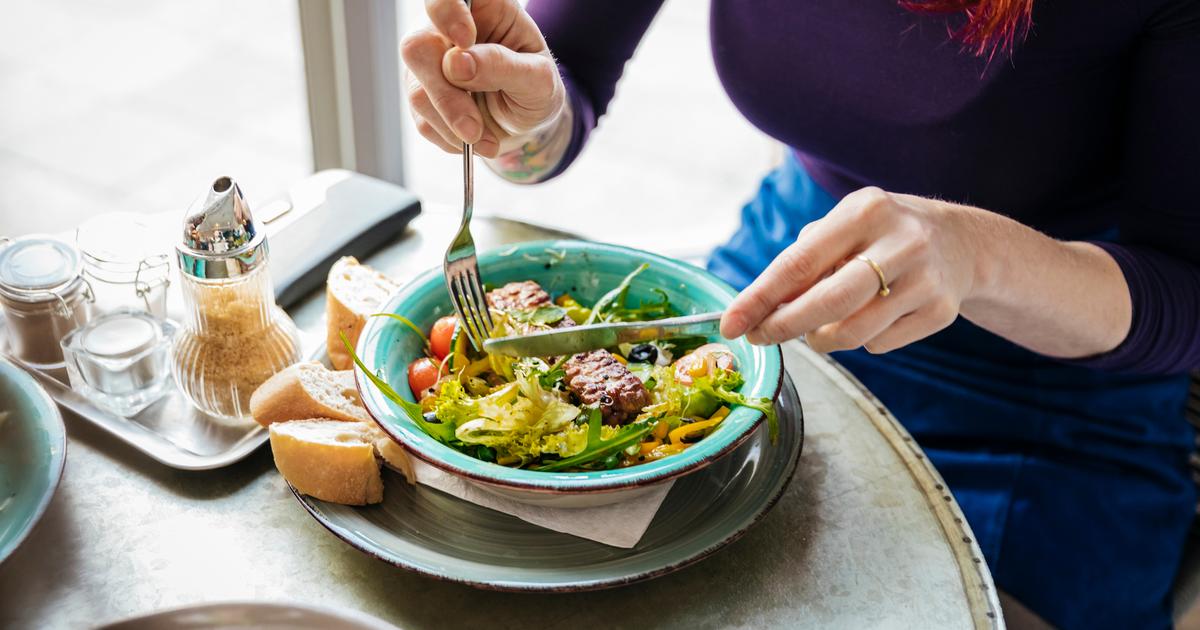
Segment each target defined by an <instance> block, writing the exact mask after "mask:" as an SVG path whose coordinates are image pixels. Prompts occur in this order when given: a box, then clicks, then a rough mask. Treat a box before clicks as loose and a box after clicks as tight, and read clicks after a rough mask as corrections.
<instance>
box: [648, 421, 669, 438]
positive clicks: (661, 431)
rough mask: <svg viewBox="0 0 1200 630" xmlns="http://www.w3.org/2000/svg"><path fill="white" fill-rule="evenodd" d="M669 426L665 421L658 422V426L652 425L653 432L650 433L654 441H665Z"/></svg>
mask: <svg viewBox="0 0 1200 630" xmlns="http://www.w3.org/2000/svg"><path fill="white" fill-rule="evenodd" d="M670 431H671V425H670V423H668V422H667V421H666V420H659V421H658V424H656V425H654V430H653V431H651V432H650V434H651V435H653V436H654V439H656V440H658V441H659V442H662V441H663V440H665V439H667V433H670Z"/></svg>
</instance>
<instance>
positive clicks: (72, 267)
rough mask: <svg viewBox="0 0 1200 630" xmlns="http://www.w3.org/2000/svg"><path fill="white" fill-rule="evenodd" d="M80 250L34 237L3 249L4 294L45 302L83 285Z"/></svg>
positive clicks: (0, 281) (0, 284)
mask: <svg viewBox="0 0 1200 630" xmlns="http://www.w3.org/2000/svg"><path fill="white" fill-rule="evenodd" d="M82 265H83V263H82V260H81V259H80V256H79V250H77V249H75V248H74V247H73V246H71V244H70V243H67V242H66V241H62V240H59V239H57V238H54V237H51V236H44V235H40V234H32V235H29V236H24V237H21V238H18V239H15V240H13V241H11V243H10V244H8V245H5V246H3V247H2V248H0V294H3V295H6V296H8V297H10V298H14V299H18V300H22V301H30V302H32V301H44V300H46V299H47V296H52V295H55V294H60V293H62V292H63V291H64V290H65V289H67V288H68V287H70V286H71V285H72V284H73V283H75V282H77V281H79V278H80V272H81V271H82Z"/></svg>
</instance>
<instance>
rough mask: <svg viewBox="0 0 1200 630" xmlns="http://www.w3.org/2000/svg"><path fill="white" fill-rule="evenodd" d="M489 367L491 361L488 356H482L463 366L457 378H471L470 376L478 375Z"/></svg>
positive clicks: (490, 366)
mask: <svg viewBox="0 0 1200 630" xmlns="http://www.w3.org/2000/svg"><path fill="white" fill-rule="evenodd" d="M490 369H492V362H491V360H490V359H489V358H488V357H484V358H482V359H480V360H478V361H475V362H473V363H471V364H470V365H468V366H467V367H465V368H463V371H462V374H460V375H459V378H460V379H467V378H471V377H472V376H479V375H480V374H483V373H484V372H486V371H488V370H490Z"/></svg>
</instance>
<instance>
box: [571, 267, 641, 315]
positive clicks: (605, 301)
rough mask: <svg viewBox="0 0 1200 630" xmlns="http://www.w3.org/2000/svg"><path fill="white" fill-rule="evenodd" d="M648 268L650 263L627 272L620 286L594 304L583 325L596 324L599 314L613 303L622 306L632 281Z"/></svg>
mask: <svg viewBox="0 0 1200 630" xmlns="http://www.w3.org/2000/svg"><path fill="white" fill-rule="evenodd" d="M649 268H650V263H642V264H640V265H638V266H637V268H636V269H634V270H633V271H631V272H629V275H627V276H625V279H624V280H621V284H618V285H617V286H616V287H614V288H613V290H611V291H609V292H608V293H605V294H604V295H603V296H602V297H601V298H600V299H599V300H597V301H596V304H595V305H594V306H592V312H591V314H590V315H588V318H587V321H585V322H583V323H584V324H594V323H596V320H597V319H600V316H601V314H602V313H603V312H604V311H605V310H606V309H608V308H610V307H611V306H612V305H613V303H614V302H618V301H619V302H618V303H619V304H624V303H625V296H626V295H628V294H629V287H630V285H632V284H633V279H634V278H636V277H637V276H638V274H640V273H642V272H643V271H645V270H647V269H649Z"/></svg>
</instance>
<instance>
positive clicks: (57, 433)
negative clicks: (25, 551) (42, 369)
mask: <svg viewBox="0 0 1200 630" xmlns="http://www.w3.org/2000/svg"><path fill="white" fill-rule="evenodd" d="M0 371H4V372H10V373H14V374H16V376H15V379H14V380H17V381H20V380H24V381H25V383H24V385H25V387H24V389H26V390H27V391H29V392H30V393H31V394H32V395H33V396H35V397H36V398H38V399H40V402H41V404H42V405H43V406H45V408H46V409H48V410H49V413H46V414H42V417H41V418H38V419H37V420H35V422H36V423H37V424H39V425H42V426H44V427H45V428H46V429H47V431H48V433H49V434H50V435H49V438H50V440H49V441H50V444H51V449H50V484H49V485H48V486H47V489H46V491H45V492H44V493H42V496H41V497H40V498H39V499H38V503H37V507H36V508H35V509H34V511H33V517H32V518H30V519H29V521H28V522H27V523H26V524H25V526H24V527H22V528H21V530H20V531H19V532H18V533H17V535H16V536H14V537H13V538H12V539H11V540H10V542H9V543H8V544H6V545H4V546H0V565H3V564H4V562H5V561H6V560H8V559H9V558H11V557H12V556H13V555H14V554H15V553H16V551H17V549H20V548H21V545H22V544H24V543H25V541H26V540H27V539H28V538H29V536H30V535H31V534H32V533H33V530H34V529H36V528H37V526H38V524H39V523H41V521H42V517H43V516H45V515H46V511H47V510H49V509H50V502H51V501H53V500H54V496H55V495H57V494H58V488H59V486H60V485H62V477H63V473H64V471H65V470H66V467H67V428H66V425H65V424H63V418H62V412H61V411H59V409H58V405H56V404H55V403H54V400H53V399H52V398H50V394H49V393H47V392H46V389H45V388H44V387H42V386H41V384H39V383H38V382H37V380H36V379H34V377H33V376H32V375H30V374H28V373H26V372H25V370H23V369H21V368H20V367H18V366H17V365H16V364H15V363H13V362H11V361H9V360H8V359H6V358H4V357H0ZM54 446H58V447H59V448H58V449H57V450H56V449H54V448H53V447H54Z"/></svg>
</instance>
